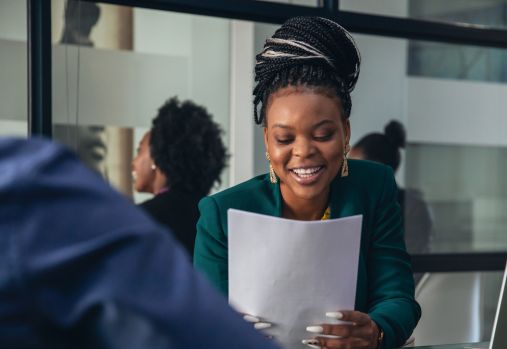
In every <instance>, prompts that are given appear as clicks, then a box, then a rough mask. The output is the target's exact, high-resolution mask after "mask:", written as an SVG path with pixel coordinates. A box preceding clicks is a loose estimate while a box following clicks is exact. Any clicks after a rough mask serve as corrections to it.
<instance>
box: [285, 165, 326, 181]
mask: <svg viewBox="0 0 507 349" xmlns="http://www.w3.org/2000/svg"><path fill="white" fill-rule="evenodd" d="M323 170H324V166H315V167H296V168H292V169H290V173H291V175H292V177H294V179H296V181H297V182H298V183H300V184H304V185H309V184H313V183H315V182H316V181H317V180H318V179H319V177H320V175H321V174H322V172H323Z"/></svg>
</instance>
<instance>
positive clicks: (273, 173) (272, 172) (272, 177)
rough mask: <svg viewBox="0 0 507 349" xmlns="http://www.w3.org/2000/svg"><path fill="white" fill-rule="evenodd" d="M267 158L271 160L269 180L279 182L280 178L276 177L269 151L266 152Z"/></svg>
mask: <svg viewBox="0 0 507 349" xmlns="http://www.w3.org/2000/svg"><path fill="white" fill-rule="evenodd" d="M266 159H268V161H269V181H270V182H271V183H273V184H275V183H276V182H278V179H277V178H276V174H275V170H273V166H272V165H271V159H270V158H269V153H268V152H266Z"/></svg>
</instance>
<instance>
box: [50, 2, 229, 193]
mask: <svg viewBox="0 0 507 349" xmlns="http://www.w3.org/2000/svg"><path fill="white" fill-rule="evenodd" d="M52 11H53V15H52V25H53V27H52V38H53V122H54V135H55V138H56V139H57V140H59V141H62V142H64V143H66V144H68V145H70V146H71V147H73V148H74V149H75V150H76V151H77V152H78V153H79V155H80V156H81V158H82V159H83V160H84V161H85V162H86V163H87V164H88V165H90V166H91V167H92V168H94V169H95V170H97V171H98V172H100V173H101V174H102V175H103V176H104V177H105V178H106V179H107V180H108V181H109V182H110V183H111V184H113V185H114V186H115V187H117V188H118V189H119V190H120V191H122V192H123V193H124V194H126V195H127V196H131V197H135V201H136V202H139V201H142V200H144V199H145V198H147V196H145V195H138V194H137V193H134V192H133V190H132V179H131V162H132V159H133V156H134V153H135V149H136V148H137V146H138V144H139V142H140V140H141V138H142V136H143V135H144V133H145V132H146V131H147V130H148V129H149V127H150V126H151V121H152V119H153V118H154V117H155V116H156V114H157V110H158V108H159V107H160V106H162V104H164V102H165V101H166V100H168V99H169V98H171V97H173V96H177V97H178V98H179V99H180V100H186V99H190V100H192V101H194V102H195V103H197V104H199V105H202V106H204V107H205V108H206V109H207V110H208V111H209V112H210V113H211V114H212V115H213V116H214V120H215V121H217V122H218V123H219V124H220V125H221V127H222V129H223V130H224V142H225V143H228V139H229V137H228V136H229V133H228V131H229V107H230V106H229V51H230V48H229V45H230V21H229V20H225V19H217V18H209V17H202V16H192V15H185V14H178V13H170V12H161V11H153V10H144V9H138V8H130V7H122V6H113V5H106V4H101V3H98V4H95V3H88V2H79V1H68V2H67V1H63V0H53V2H52ZM203 33H206V35H203ZM222 184H223V186H227V184H228V176H227V171H225V172H224V173H223V175H222Z"/></svg>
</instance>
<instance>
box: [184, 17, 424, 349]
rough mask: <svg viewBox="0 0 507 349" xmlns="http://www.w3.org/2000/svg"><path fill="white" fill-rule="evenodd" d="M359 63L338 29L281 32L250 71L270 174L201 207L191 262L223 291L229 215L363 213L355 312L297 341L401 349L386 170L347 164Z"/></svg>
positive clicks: (403, 293)
mask: <svg viewBox="0 0 507 349" xmlns="http://www.w3.org/2000/svg"><path fill="white" fill-rule="evenodd" d="M359 64H360V57H359V52H358V51H357V48H356V46H355V43H354V41H353V39H352V37H351V36H350V34H349V33H348V32H346V31H345V30H344V29H343V28H342V27H340V26H339V25H338V24H336V23H334V22H332V21H330V20H327V19H324V18H314V17H298V18H292V19H289V20H288V21H287V22H286V23H285V24H284V25H282V27H281V28H280V29H278V30H277V31H276V32H275V34H274V35H273V37H272V38H270V39H268V40H267V41H266V44H265V45H264V50H263V51H262V52H261V53H260V54H258V55H257V63H256V67H255V74H256V77H255V78H256V81H257V86H256V88H255V89H254V96H255V99H254V104H255V106H256V107H257V105H258V104H259V103H261V108H260V111H259V112H257V108H256V110H255V121H256V123H257V124H262V125H263V126H264V141H265V146H266V157H267V159H268V161H269V162H270V173H269V175H263V176H258V177H255V178H253V179H251V180H249V181H247V182H245V183H242V184H239V185H237V186H235V187H233V188H230V189H228V190H225V191H223V192H221V193H218V194H216V195H213V196H210V197H207V198H205V199H203V200H202V201H201V202H200V204H199V208H200V211H201V218H200V219H199V222H198V224H197V238H196V245H195V253H194V264H195V266H196V267H197V268H198V269H200V270H201V271H203V272H204V273H205V274H207V276H208V277H209V279H210V280H211V281H212V282H213V283H214V284H215V285H216V286H217V287H218V288H219V289H220V290H222V292H224V293H227V289H228V284H227V282H228V280H227V273H228V267H227V210H228V209H229V208H235V209H240V210H244V211H250V212H256V213H261V214H267V215H272V216H279V217H284V218H290V219H298V220H318V219H326V218H327V217H330V218H338V217H345V216H352V215H356V214H362V215H363V228H362V237H361V249H360V257H359V270H358V281H357V292H356V311H350V310H342V309H330V312H331V313H330V314H328V315H330V316H331V317H334V318H339V319H342V320H346V321H350V322H352V324H346V325H344V324H340V325H336V324H309V327H308V331H309V332H313V333H316V334H317V336H316V338H314V339H313V340H306V341H305V342H304V343H306V344H309V345H313V346H321V347H326V348H377V347H382V348H391V347H397V346H401V345H402V344H403V343H404V342H405V340H406V339H407V338H408V337H409V336H410V334H411V333H412V330H413V329H414V327H415V325H416V324H417V321H418V319H419V317H420V308H419V306H418V304H417V303H416V302H415V300H414V297H413V294H414V283H413V280H412V275H411V267H410V261H409V257H408V255H407V253H406V250H405V246H404V243H403V227H402V224H401V215H400V207H399V205H398V203H397V202H396V184H395V181H394V177H393V173H392V170H391V169H390V168H389V167H387V166H383V165H380V164H376V163H373V162H365V161H347V159H346V154H347V152H348V150H349V139H350V124H349V120H348V118H349V116H350V111H351V107H352V103H351V98H350V92H351V91H352V90H353V88H354V86H355V83H356V81H357V78H358V76H359ZM315 325H317V326H315ZM322 335H335V336H340V337H335V338H329V337H326V336H322Z"/></svg>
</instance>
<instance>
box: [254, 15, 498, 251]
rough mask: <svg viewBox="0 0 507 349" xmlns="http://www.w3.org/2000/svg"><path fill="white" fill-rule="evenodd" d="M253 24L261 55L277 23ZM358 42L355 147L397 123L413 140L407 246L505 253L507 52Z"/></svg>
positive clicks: (259, 166)
mask: <svg viewBox="0 0 507 349" xmlns="http://www.w3.org/2000/svg"><path fill="white" fill-rule="evenodd" d="M255 28H256V29H255V34H256V40H255V45H256V51H258V50H260V48H261V47H262V44H263V42H264V40H265V38H266V37H268V36H269V35H271V34H272V33H273V32H274V30H275V29H276V26H273V25H265V24H256V27H255ZM354 38H355V40H356V42H357V44H358V46H359V49H360V52H361V56H362V65H361V74H360V77H359V81H358V83H357V86H356V89H355V90H354V92H353V93H352V102H353V106H352V115H351V119H350V121H351V127H352V137H351V144H352V145H354V144H355V143H357V142H358V140H359V139H361V138H362V137H363V136H365V135H367V134H370V133H372V132H376V133H383V132H384V131H383V130H384V127H385V125H386V124H387V123H388V122H389V121H390V120H397V121H399V122H401V123H402V124H403V125H404V127H405V130H406V141H407V142H406V143H407V144H406V146H405V148H403V149H401V151H402V153H401V157H402V158H401V165H400V167H399V169H398V171H397V173H396V177H397V182H398V184H399V188H400V190H402V193H401V195H400V197H399V199H400V201H403V202H402V206H404V214H405V216H404V218H405V230H406V242H407V246H408V249H409V252H411V253H413V254H421V253H452V252H486V251H489V252H492V251H505V250H507V234H506V231H505V226H506V223H507V221H506V218H505V214H504V213H505V211H506V209H507V184H505V183H504V181H503V178H505V177H506V176H507V165H506V161H505V159H507V137H506V136H505V135H507V119H506V118H505V115H506V113H507V102H506V100H505V98H503V97H501V96H504V95H507V85H506V84H505V79H504V78H503V75H502V74H503V73H502V72H505V71H507V60H505V59H503V58H501V57H505V55H506V54H507V50H505V49H490V48H479V47H474V46H466V45H451V44H436V43H433V42H423V41H410V40H403V39H393V38H386V37H378V36H370V35H359V34H354ZM436 46H438V47H439V50H440V51H439V52H438V53H437V52H435V51H434V47H436ZM475 53H479V55H475ZM472 56H473V57H475V59H472ZM457 57H462V61H460V60H458V59H457ZM487 57H496V59H488V58H487ZM498 57H500V58H498ZM451 62H454V65H452V64H451ZM460 62H461V63H460ZM451 66H452V69H447V68H450V67H451ZM492 72H496V73H498V74H493V73H492ZM493 76H495V79H493V78H492V77H493ZM256 132H257V134H256V138H255V147H254V149H255V152H256V153H255V159H256V163H255V170H256V172H257V173H262V172H266V171H267V162H266V160H265V158H264V150H263V149H264V144H263V139H262V132H261V130H260V128H257V130H256Z"/></svg>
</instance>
